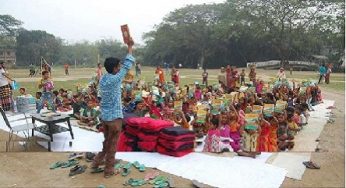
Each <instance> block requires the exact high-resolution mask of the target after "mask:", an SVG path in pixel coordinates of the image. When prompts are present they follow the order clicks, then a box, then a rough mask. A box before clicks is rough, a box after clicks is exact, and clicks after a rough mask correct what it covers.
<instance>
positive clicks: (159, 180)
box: [149, 176, 167, 185]
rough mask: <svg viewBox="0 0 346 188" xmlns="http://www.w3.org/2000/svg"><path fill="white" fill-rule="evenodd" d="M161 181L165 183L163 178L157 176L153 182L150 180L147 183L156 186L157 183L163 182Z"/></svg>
mask: <svg viewBox="0 0 346 188" xmlns="http://www.w3.org/2000/svg"><path fill="white" fill-rule="evenodd" d="M163 181H167V179H166V177H164V176H157V177H156V178H154V179H153V180H150V181H149V184H155V185H157V184H159V183H157V182H163Z"/></svg>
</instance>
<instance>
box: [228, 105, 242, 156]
mask: <svg viewBox="0 0 346 188" xmlns="http://www.w3.org/2000/svg"><path fill="white" fill-rule="evenodd" d="M229 125H230V137H231V139H232V140H233V142H231V146H232V148H233V151H235V152H237V151H238V150H239V149H240V140H241V137H240V132H239V131H240V125H239V123H238V113H237V111H236V109H235V108H234V106H233V105H232V104H231V105H230V111H229Z"/></svg>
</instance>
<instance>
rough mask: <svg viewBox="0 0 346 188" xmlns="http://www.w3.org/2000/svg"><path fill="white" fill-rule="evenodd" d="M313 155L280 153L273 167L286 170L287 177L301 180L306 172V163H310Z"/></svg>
mask: <svg viewBox="0 0 346 188" xmlns="http://www.w3.org/2000/svg"><path fill="white" fill-rule="evenodd" d="M310 157H311V153H286V152H281V153H278V156H277V157H276V158H275V159H274V161H273V162H272V165H274V166H278V167H281V168H284V169H286V170H287V171H288V172H287V175H286V176H287V177H289V178H293V179H297V180H301V179H302V177H303V174H304V172H305V166H304V164H303V162H304V161H310Z"/></svg>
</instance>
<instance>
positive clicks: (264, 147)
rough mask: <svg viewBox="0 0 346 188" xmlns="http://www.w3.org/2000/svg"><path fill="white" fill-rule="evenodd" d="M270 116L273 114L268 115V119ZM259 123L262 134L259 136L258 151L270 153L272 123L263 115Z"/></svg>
mask: <svg viewBox="0 0 346 188" xmlns="http://www.w3.org/2000/svg"><path fill="white" fill-rule="evenodd" d="M270 116H271V114H266V118H268V119H269V117H270ZM258 122H259V126H260V127H261V132H259V133H260V134H259V136H258V143H257V151H259V152H269V147H268V146H269V136H270V131H271V130H270V123H269V122H268V121H267V120H266V119H265V118H264V117H263V114H261V115H260V117H259V121H258Z"/></svg>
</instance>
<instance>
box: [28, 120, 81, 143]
mask: <svg viewBox="0 0 346 188" xmlns="http://www.w3.org/2000/svg"><path fill="white" fill-rule="evenodd" d="M31 118H32V123H33V124H35V121H39V122H42V123H44V124H46V125H45V126H40V127H36V128H35V129H34V130H35V131H37V132H40V133H43V134H45V135H48V136H50V140H51V141H52V142H53V134H57V133H61V132H67V131H70V134H71V137H72V139H74V137H73V132H72V127H71V123H70V116H68V115H63V114H59V116H54V117H42V115H41V114H33V115H31ZM64 122H67V125H68V129H67V128H65V127H62V126H60V125H57V123H64ZM34 130H33V132H32V134H34Z"/></svg>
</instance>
